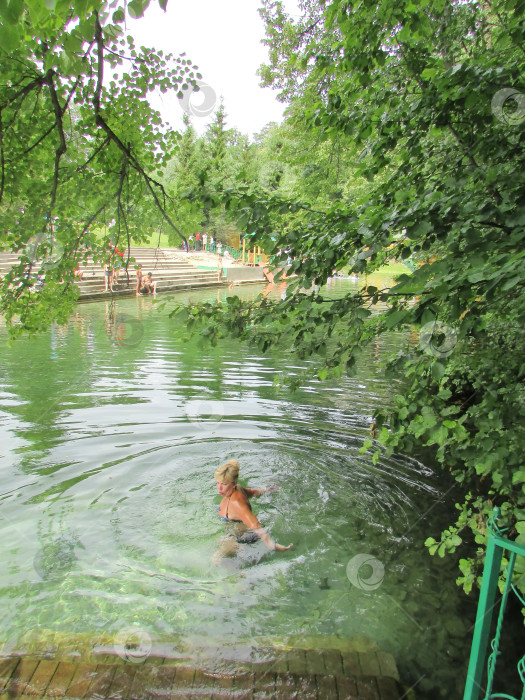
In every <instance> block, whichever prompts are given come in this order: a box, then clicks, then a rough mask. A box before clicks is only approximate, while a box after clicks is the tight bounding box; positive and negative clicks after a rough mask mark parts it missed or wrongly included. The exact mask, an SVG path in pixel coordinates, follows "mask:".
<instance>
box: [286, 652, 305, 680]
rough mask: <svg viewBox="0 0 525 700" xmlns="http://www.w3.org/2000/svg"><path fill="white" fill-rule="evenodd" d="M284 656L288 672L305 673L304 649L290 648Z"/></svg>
mask: <svg viewBox="0 0 525 700" xmlns="http://www.w3.org/2000/svg"><path fill="white" fill-rule="evenodd" d="M286 656H287V657H288V671H289V672H290V673H299V674H300V673H307V669H306V652H305V650H304V649H291V650H290V651H289V652H288V653H287V654H286Z"/></svg>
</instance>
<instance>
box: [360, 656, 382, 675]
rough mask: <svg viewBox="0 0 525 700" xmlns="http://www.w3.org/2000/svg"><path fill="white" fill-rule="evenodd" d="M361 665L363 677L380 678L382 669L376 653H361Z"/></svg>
mask: <svg viewBox="0 0 525 700" xmlns="http://www.w3.org/2000/svg"><path fill="white" fill-rule="evenodd" d="M358 656H359V665H360V666H361V671H362V673H363V676H380V675H381V668H380V666H379V659H378V658H377V654H376V653H375V652H366V653H361V652H360V653H359V654H358Z"/></svg>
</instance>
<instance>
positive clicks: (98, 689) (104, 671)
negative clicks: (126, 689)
mask: <svg viewBox="0 0 525 700" xmlns="http://www.w3.org/2000/svg"><path fill="white" fill-rule="evenodd" d="M116 670H117V667H116V666H108V665H107V664H97V667H96V669H95V675H94V677H93V680H92V681H91V685H90V686H89V689H88V696H87V697H94V696H97V697H102V698H105V697H106V696H107V694H108V693H109V689H110V687H111V682H112V680H113V676H114V675H115V671H116ZM84 697H86V696H84Z"/></svg>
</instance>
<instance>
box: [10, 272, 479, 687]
mask: <svg viewBox="0 0 525 700" xmlns="http://www.w3.org/2000/svg"><path fill="white" fill-rule="evenodd" d="M354 284H355V283H354V282H352V281H346V280H337V281H336V282H334V284H333V285H332V292H331V293H333V294H339V293H342V292H345V291H347V290H348V288H349V287H350V286H352V285H354ZM259 291H260V288H258V287H253V286H250V287H246V288H241V289H240V290H238V289H236V290H235V292H236V293H237V294H239V295H241V296H245V297H254V296H255V295H256V294H257V293H258V292H259ZM228 293H231V292H228V291H227V290H220V291H217V290H205V291H199V292H188V293H185V294H179V295H177V296H176V297H175V296H173V299H175V298H176V299H177V300H179V301H180V300H183V299H189V298H191V299H193V300H207V299H216V298H217V297H218V296H219V297H225V296H226V295H227V294H228ZM277 293H278V294H279V293H281V290H278V291H277ZM170 298H171V297H170ZM160 300H162V301H165V300H166V298H165V297H164V296H162V295H159V301H160ZM168 308H169V304H168ZM176 330H177V328H176V327H175V324H174V322H173V321H170V320H169V319H168V314H167V310H162V311H159V310H158V308H157V305H156V304H154V303H153V301H152V299H148V298H139V299H136V298H133V299H124V300H119V301H116V302H114V303H111V302H109V301H108V302H98V303H91V304H83V305H80V306H79V307H78V309H77V311H76V313H75V314H74V317H73V318H72V319H71V321H70V323H69V325H68V326H66V327H56V326H55V327H53V328H52V329H51V330H50V331H49V333H46V334H43V335H41V336H39V337H37V338H33V339H29V338H23V339H21V340H17V341H16V342H15V343H13V344H10V343H9V342H8V340H7V332H6V330H5V329H4V328H0V377H1V393H0V470H1V471H0V473H1V482H0V557H1V561H2V567H1V570H0V616H1V619H2V628H1V633H0V643H2V644H3V653H4V654H7V653H10V652H12V651H14V650H18V651H20V650H22V651H24V650H26V651H27V650H30V649H31V648H33V646H34V645H37V646H38V645H42V644H44V645H45V644H46V643H48V642H50V640H52V641H53V643H54V644H55V645H58V646H59V647H60V645H61V644H64V645H66V646H67V645H71V644H72V643H74V644H77V645H78V648H79V649H80V648H81V647H82V645H87V646H88V647H89V645H91V646H93V644H97V643H98V644H100V646H101V647H102V646H104V644H105V645H107V644H110V645H111V644H113V645H117V646H118V644H119V639H122V635H126V634H128V633H129V631H130V630H133V631H135V632H136V634H137V637H138V638H139V640H140V644H142V646H143V647H147V648H149V647H150V646H151V645H156V644H163V645H165V648H166V649H170V650H171V652H172V653H173V655H175V656H176V655H177V654H180V655H182V656H183V655H188V654H189V655H191V656H192V657H193V658H196V659H198V660H199V661H200V663H203V664H206V663H207V662H208V661H209V662H210V663H211V662H212V661H213V662H214V663H216V662H217V659H220V658H224V659H225V660H227V659H230V660H231V659H236V658H239V659H240V658H248V657H251V658H253V657H254V655H256V653H257V649H258V648H259V647H266V646H268V644H274V645H284V644H287V643H288V644H291V645H293V644H295V645H299V646H303V647H306V648H308V647H309V646H311V645H314V646H316V647H319V646H326V647H327V648H331V647H332V648H333V647H338V648H359V645H362V646H363V647H364V648H366V647H367V645H369V644H377V645H378V647H379V648H380V649H382V650H384V651H389V652H392V653H393V654H394V656H395V658H396V660H397V663H398V666H399V668H400V671H401V675H402V680H403V682H404V683H405V685H406V686H407V687H408V686H410V685H413V686H414V688H415V691H416V694H417V695H418V697H425V698H433V697H436V698H438V697H447V698H448V697H460V695H461V690H460V689H461V688H462V685H463V682H464V674H465V664H466V661H467V659H468V651H469V646H470V640H471V634H472V632H471V629H470V628H471V625H472V623H473V620H474V614H475V611H474V609H473V608H472V606H470V605H469V606H467V607H466V608H465V601H464V596H463V595H462V594H461V592H460V591H459V589H458V588H457V587H456V584H455V578H456V576H457V570H456V569H455V567H454V564H453V562H452V561H450V562H449V561H447V560H445V561H442V560H436V559H433V558H430V557H429V556H428V554H427V552H426V550H425V548H424V546H423V542H424V540H425V539H426V537H428V536H429V535H434V536H436V535H437V534H439V532H440V531H441V528H442V526H444V525H446V524H448V523H449V522H451V520H452V518H453V517H454V508H453V495H452V491H451V488H452V483H451V482H450V481H449V480H448V479H447V477H446V475H445V474H443V472H441V471H439V470H435V469H434V468H433V467H432V465H429V464H423V463H421V462H419V461H417V460H415V459H413V458H409V457H406V456H402V455H397V456H393V457H391V458H389V459H380V460H379V462H378V464H377V465H376V466H375V467H374V466H373V465H372V463H371V461H370V459H369V457H366V456H363V455H361V454H360V453H359V448H360V446H361V445H362V443H363V441H364V439H366V438H367V437H368V436H369V427H370V423H371V415H372V412H373V410H374V409H375V408H376V407H377V406H382V405H385V404H388V402H389V401H390V400H391V398H392V396H393V394H394V392H395V387H394V386H392V384H391V383H387V382H386V381H385V380H384V379H383V378H382V377H381V375H380V371H379V368H380V364H381V362H383V361H384V360H385V359H386V358H387V357H388V356H389V355H390V354H391V353H394V352H396V351H397V349H398V348H399V347H401V345H402V344H403V343H404V342H406V338H404V337H403V336H400V335H395V334H393V335H392V336H391V337H390V338H389V339H388V340H387V341H384V340H382V341H381V342H380V343H379V342H378V343H377V344H376V345H375V346H374V347H371V348H370V350H369V351H367V352H366V353H364V354H363V356H362V358H361V360H360V363H359V368H358V373H357V376H355V377H345V378H343V379H341V380H339V381H338V382H333V383H322V384H321V383H319V382H316V381H315V380H313V379H310V380H308V381H306V382H305V383H304V385H303V386H302V388H301V389H300V390H298V391H297V392H295V393H294V394H290V392H289V391H288V390H287V389H285V388H283V387H282V386H281V387H279V386H277V385H275V384H274V377H275V375H276V374H277V373H279V372H282V371H291V372H294V371H297V370H298V369H304V367H305V366H306V368H308V364H309V363H308V362H306V363H303V364H302V365H301V367H298V365H297V363H296V362H295V361H294V360H291V359H290V358H288V357H283V356H279V355H278V354H277V353H275V354H273V355H269V356H261V355H259V354H258V353H257V352H254V350H253V349H250V348H248V347H245V346H242V345H241V346H239V344H238V343H236V342H232V341H228V342H224V343H222V344H221V345H220V347H218V348H208V349H200V348H199V347H198V345H197V342H196V341H195V342H190V343H184V342H183V341H182V339H180V338H178V337H177V336H176V335H175V333H174V332H175V331H176ZM232 457H235V458H237V459H238V460H239V462H240V464H241V483H244V484H248V485H250V486H254V487H257V486H261V487H262V486H267V485H269V484H271V483H275V484H277V485H278V486H279V487H280V488H281V491H280V492H278V493H276V494H273V495H267V496H266V495H265V496H263V497H261V498H260V499H256V500H254V502H253V503H254V511H255V513H256V515H257V516H258V518H259V519H260V520H261V522H262V523H263V525H264V526H265V527H266V528H267V529H268V530H269V531H270V532H271V534H272V536H273V537H274V539H276V540H277V541H278V542H281V543H283V544H289V543H293V544H294V547H293V549H291V550H289V551H287V552H284V553H274V552H269V551H268V550H267V549H266V547H265V546H264V544H263V543H257V544H254V545H245V546H243V547H242V548H241V551H240V552H239V554H238V556H237V557H236V558H233V559H228V560H224V562H223V563H222V564H220V565H216V564H215V563H213V561H212V557H213V555H214V553H215V552H216V551H217V548H218V546H219V540H220V538H221V536H223V535H224V532H225V525H224V524H223V523H221V522H220V521H219V520H218V517H217V504H218V502H219V500H220V498H219V496H218V494H217V492H216V488H215V482H214V480H213V473H214V470H215V468H216V467H217V466H218V465H219V464H221V463H223V462H224V461H226V460H227V459H230V458H232ZM119 635H120V636H119ZM72 640H73V641H72ZM369 640H371V641H369ZM148 645H149V646H148Z"/></svg>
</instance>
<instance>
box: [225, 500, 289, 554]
mask: <svg viewBox="0 0 525 700" xmlns="http://www.w3.org/2000/svg"><path fill="white" fill-rule="evenodd" d="M228 516H229V517H230V518H231V517H235V519H237V520H242V522H243V523H244V524H245V525H246V526H247V527H249V528H250V529H251V530H254V531H255V532H256V533H257V534H258V535H259V537H260V538H261V540H262V541H263V542H264V544H265V545H266V546H267V547H268V549H273V550H275V551H276V552H284V551H285V550H286V549H290V547H293V545H289V546H288V547H285V546H284V545H282V544H277V542H274V541H273V540H272V538H271V537H270V535H269V534H268V533H267V532H266V530H265V529H264V528H263V526H262V525H261V523H260V522H259V521H258V520H257V518H256V517H255V515H254V514H253V513H252V511H251V510H250V508H249V507H248V504H247V503H245V502H244V501H237V500H235V501H232V502H231V503H230V509H229V513H228Z"/></svg>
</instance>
